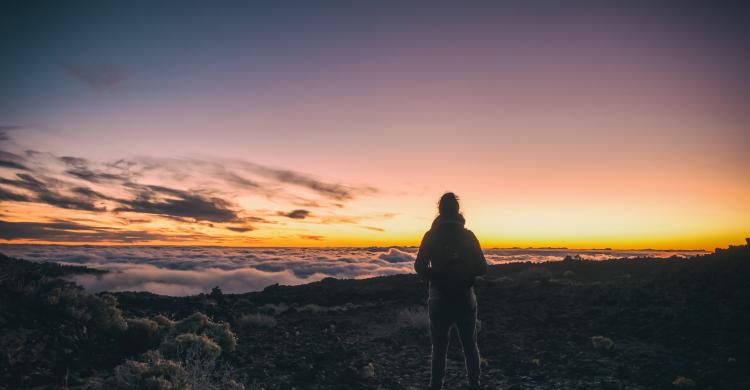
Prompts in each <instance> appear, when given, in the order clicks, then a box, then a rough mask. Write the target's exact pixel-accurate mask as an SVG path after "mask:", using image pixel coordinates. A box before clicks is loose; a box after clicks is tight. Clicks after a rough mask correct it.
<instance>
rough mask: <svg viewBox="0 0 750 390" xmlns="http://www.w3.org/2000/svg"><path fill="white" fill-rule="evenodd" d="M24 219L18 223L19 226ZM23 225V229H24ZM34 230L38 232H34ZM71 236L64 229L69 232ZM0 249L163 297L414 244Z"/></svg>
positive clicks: (263, 279) (378, 266) (308, 272)
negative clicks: (95, 272)
mask: <svg viewBox="0 0 750 390" xmlns="http://www.w3.org/2000/svg"><path fill="white" fill-rule="evenodd" d="M3 224H9V222H0V234H4V235H8V234H15V235H20V233H17V232H19V231H21V232H24V231H25V232H26V233H25V236H29V235H31V234H43V235H44V236H45V237H48V236H49V235H53V234H66V233H65V232H66V231H71V229H75V230H78V231H82V232H85V233H86V234H92V235H93V234H103V235H107V234H110V235H119V234H131V235H133V234H138V233H137V232H129V233H125V232H122V231H119V230H116V231H112V230H109V229H101V228H96V227H91V226H84V225H81V224H78V223H73V222H70V221H60V222H58V223H50V224H34V226H30V224H29V223H19V224H14V225H11V226H8V225H3ZM24 225H25V227H24ZM29 230H30V232H29ZM39 230H43V232H42V233H39V232H38V231H39ZM75 237H76V236H74V235H71V238H75ZM0 252H2V253H4V254H6V255H8V256H12V257H19V258H24V259H28V260H32V261H54V262H58V263H63V264H78V265H85V266H87V267H92V268H97V269H103V270H109V271H112V272H110V273H108V274H105V275H104V276H102V277H101V278H97V277H95V276H87V277H85V278H83V279H77V281H78V282H79V283H81V284H83V285H84V286H85V287H87V288H89V289H91V290H93V291H103V290H111V291H123V290H139V291H151V292H154V293H160V294H168V295H186V294H195V293H198V292H204V291H208V290H210V289H211V288H212V287H214V286H219V287H221V288H222V290H224V291H226V292H232V293H240V292H246V291H256V290H260V289H262V288H264V287H266V286H268V285H270V284H274V283H281V284H301V283H309V282H314V281H317V280H320V279H323V278H325V277H335V278H367V277H373V276H382V275H394V274H404V273H413V272H414V268H413V260H414V256H415V255H416V253H417V248H414V247H397V248H396V247H388V248H383V247H372V248H233V247H215V246H202V247H194V246H134V245H117V246H57V245H0ZM695 253H700V252H689V251H686V252H667V251H606V250H565V249H560V250H556V249H528V250H526V249H488V250H485V256H486V257H487V259H488V261H489V262H490V263H491V264H499V263H507V262H514V261H533V262H544V261H550V260H561V259H562V258H563V257H564V256H565V255H575V254H580V255H581V256H582V257H583V258H586V259H596V260H601V259H607V258H622V257H633V256H646V255H649V256H656V257H668V256H672V255H689V254H695Z"/></svg>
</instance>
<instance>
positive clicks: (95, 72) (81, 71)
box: [60, 63, 127, 90]
mask: <svg viewBox="0 0 750 390" xmlns="http://www.w3.org/2000/svg"><path fill="white" fill-rule="evenodd" d="M60 66H61V67H62V68H63V70H65V73H66V74H67V75H68V76H70V77H71V78H73V79H74V80H77V81H80V82H81V83H83V84H85V85H87V86H89V87H91V88H93V89H96V90H113V89H114V88H115V87H117V86H118V85H120V84H122V83H123V82H124V81H125V79H126V78H127V75H126V73H125V70H124V69H123V68H122V67H120V66H117V65H114V64H105V63H100V64H72V63H62V64H60Z"/></svg>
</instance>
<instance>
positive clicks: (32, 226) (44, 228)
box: [0, 220, 163, 243]
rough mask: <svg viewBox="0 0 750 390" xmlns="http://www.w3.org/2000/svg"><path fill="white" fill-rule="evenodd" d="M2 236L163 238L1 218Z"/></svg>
mask: <svg viewBox="0 0 750 390" xmlns="http://www.w3.org/2000/svg"><path fill="white" fill-rule="evenodd" d="M0 238H2V239H5V240H16V239H32V240H41V241H62V242H91V241H111V242H123V243H132V242H136V241H144V240H155V239H160V238H163V237H161V236H160V235H157V234H153V233H149V232H145V231H132V230H123V229H112V228H106V227H95V226H88V225H82V224H79V223H76V222H69V221H61V222H8V221H2V220H0Z"/></svg>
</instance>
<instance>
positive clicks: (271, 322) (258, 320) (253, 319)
mask: <svg viewBox="0 0 750 390" xmlns="http://www.w3.org/2000/svg"><path fill="white" fill-rule="evenodd" d="M235 325H237V326H238V327H240V328H246V327H250V326H257V327H261V328H273V327H274V326H276V319H275V318H273V317H272V316H269V315H266V314H261V313H256V314H244V315H243V316H242V317H240V318H238V319H237V321H235Z"/></svg>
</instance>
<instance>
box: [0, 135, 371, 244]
mask: <svg viewBox="0 0 750 390" xmlns="http://www.w3.org/2000/svg"><path fill="white" fill-rule="evenodd" d="M16 149H19V150H24V149H21V146H20V145H17V144H15V143H0V185H2V186H3V188H0V202H12V201H16V202H29V203H38V204H44V205H48V206H52V207H56V208H60V209H66V210H78V211H83V212H87V213H91V212H94V213H99V214H101V215H103V216H106V217H109V218H101V219H100V220H110V221H113V220H114V221H118V220H121V219H122V218H131V219H138V218H139V215H138V214H140V218H141V219H143V216H146V215H151V216H158V217H161V218H169V219H171V220H173V221H179V222H181V223H179V224H174V223H170V224H168V227H165V228H163V229H162V230H161V231H160V233H161V234H163V235H164V236H168V235H170V234H174V235H175V236H182V235H183V233H184V232H185V231H194V230H195V228H194V227H191V226H190V224H200V225H202V227H209V228H217V229H224V231H225V234H226V235H225V236H222V235H221V233H217V234H215V235H213V236H210V237H211V239H213V240H215V241H221V240H222V239H224V238H231V237H234V238H236V237H237V236H236V235H232V234H231V233H230V232H236V233H246V232H250V231H253V230H257V229H260V227H258V226H257V225H259V224H266V225H272V224H277V223H279V222H281V218H291V219H297V220H302V219H305V220H313V221H314V222H317V223H327V224H340V223H345V224H355V225H358V224H359V223H360V222H361V221H365V220H368V219H371V218H375V219H377V218H380V216H357V217H347V216H337V215H336V214H334V213H333V212H330V211H329V212H325V213H323V214H322V215H323V217H321V216H320V215H321V214H320V213H319V212H318V211H320V210H325V209H328V210H338V209H341V208H343V207H344V206H345V203H346V202H348V201H350V200H352V199H354V198H356V197H357V196H360V195H364V194H372V193H375V192H376V190H375V189H373V188H371V187H367V186H357V185H345V184H341V183H333V182H326V181H322V180H319V179H317V178H315V177H313V176H311V175H308V174H303V173H300V172H296V171H292V170H288V169H277V168H271V167H267V166H264V165H260V164H256V163H252V162H248V161H244V160H229V159H221V158H194V157H182V158H155V157H147V156H135V157H128V158H115V159H112V160H109V161H96V160H93V159H87V158H84V157H81V156H75V155H64V156H57V155H55V154H52V153H47V152H42V151H36V150H31V149H26V150H25V151H23V152H18V151H17V150H16ZM7 171H10V172H13V173H12V175H13V176H8V175H7ZM157 184H158V185H157ZM307 190H311V191H307ZM248 195H250V196H262V197H264V198H266V199H268V200H270V201H272V202H274V203H277V204H285V205H287V206H289V207H290V209H291V211H288V212H278V213H274V212H269V211H268V210H250V209H248V206H247V204H248V203H249V201H250V200H249V199H248ZM240 198H241V203H240V202H238V199H240ZM125 213H127V214H125ZM253 214H258V215H253ZM32 217H33V220H35V221H37V222H38V221H40V220H42V221H43V220H44V218H45V216H44V215H33V216H32ZM81 217H83V216H82V215H73V214H67V218H72V219H76V220H80V218H81ZM86 217H90V215H88V216H86ZM158 217H155V218H156V219H158ZM15 218H16V219H17V218H18V217H17V216H16V217H15ZM114 224H115V225H116V226H121V225H120V224H119V223H117V222H114ZM214 224H216V225H214ZM279 226H282V225H279ZM364 228H367V229H373V230H377V229H378V228H370V227H364ZM279 229H283V228H279ZM214 231H215V230H214ZM68 233H69V234H67V235H61V234H56V235H48V239H49V240H50V241H53V240H54V239H55V237H60V238H64V239H65V240H67V241H71V240H70V236H71V235H75V234H79V233H80V232H79V231H77V230H71V231H69V232H68ZM297 234H298V232H290V235H297ZM81 236H82V237H92V236H87V235H83V234H81ZM143 237H145V238H148V237H149V236H147V235H144V236H143ZM206 237H207V236H206ZM313 237H315V236H314V235H310V236H309V237H308V238H307V239H315V238H313ZM247 238H248V239H249V237H247ZM318 239H319V238H318ZM82 240H83V239H81V240H77V241H82Z"/></svg>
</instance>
